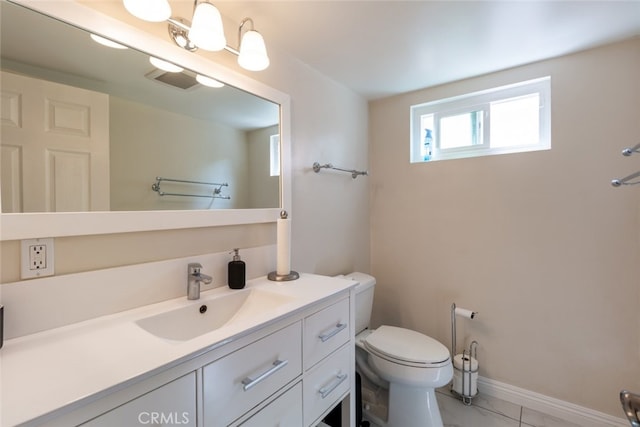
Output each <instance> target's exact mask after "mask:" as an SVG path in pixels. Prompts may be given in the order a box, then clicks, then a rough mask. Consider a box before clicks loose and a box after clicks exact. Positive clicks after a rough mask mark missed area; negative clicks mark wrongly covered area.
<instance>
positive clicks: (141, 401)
mask: <svg viewBox="0 0 640 427" xmlns="http://www.w3.org/2000/svg"><path fill="white" fill-rule="evenodd" d="M195 414H196V374H195V372H192V373H190V374H187V375H185V376H183V377H181V378H178V379H177V380H174V381H171V382H170V383H168V384H165V385H163V386H161V387H159V388H157V389H155V390H152V391H150V392H149V393H146V394H144V395H142V396H140V397H138V398H136V399H134V400H132V401H130V402H128V403H125V404H124V405H122V406H119V407H117V408H115V409H113V410H111V411H109V412H107V413H106V414H103V415H101V416H99V417H97V418H94V419H93V420H91V421H89V422H86V423H84V424H82V426H83V427H85V426H86V427H115V426H135V425H145V424H149V425H177V424H179V425H182V426H184V427H196V425H197V424H196V421H197V420H196V417H195Z"/></svg>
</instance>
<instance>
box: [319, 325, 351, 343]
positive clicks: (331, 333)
mask: <svg viewBox="0 0 640 427" xmlns="http://www.w3.org/2000/svg"><path fill="white" fill-rule="evenodd" d="M346 327H347V324H346V323H338V324H337V325H336V327H335V328H333V329H332V330H330V331H329V332H326V333H324V334H321V335H318V338H320V340H321V341H322V342H326V341H327V340H328V339H330V338H331V337H333V336H334V335H336V334H337V333H338V332H340V331H341V330H343V329H344V328H346Z"/></svg>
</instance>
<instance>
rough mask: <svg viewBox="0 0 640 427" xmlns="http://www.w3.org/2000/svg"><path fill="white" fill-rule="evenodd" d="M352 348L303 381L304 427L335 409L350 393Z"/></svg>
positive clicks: (345, 347)
mask: <svg viewBox="0 0 640 427" xmlns="http://www.w3.org/2000/svg"><path fill="white" fill-rule="evenodd" d="M349 350H350V346H349V345H345V346H343V347H342V348H341V349H340V350H339V351H337V352H336V353H334V354H333V355H331V356H330V357H328V358H327V359H326V360H324V361H322V363H320V364H318V365H317V366H315V367H314V368H313V369H312V370H311V371H310V372H309V373H308V374H307V375H306V376H305V378H304V380H303V389H304V393H303V396H304V397H303V399H304V425H305V426H308V425H309V424H310V423H311V422H313V421H316V419H317V418H318V417H320V416H321V415H322V414H323V413H324V412H325V411H326V410H328V409H331V408H332V407H334V406H335V405H336V404H337V403H338V401H339V400H340V399H341V398H342V397H343V395H344V394H345V393H347V392H349V389H350V387H351V382H352V381H354V378H353V377H352V376H351V374H350V370H349V367H350V366H351V360H350V357H349V356H350V354H351V352H350V351H349Z"/></svg>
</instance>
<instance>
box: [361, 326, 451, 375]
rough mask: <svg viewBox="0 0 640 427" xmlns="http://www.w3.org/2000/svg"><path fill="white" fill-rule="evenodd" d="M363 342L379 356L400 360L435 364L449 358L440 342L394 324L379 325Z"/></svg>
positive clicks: (447, 351) (447, 352)
mask: <svg viewBox="0 0 640 427" xmlns="http://www.w3.org/2000/svg"><path fill="white" fill-rule="evenodd" d="M365 344H366V345H367V346H368V347H369V348H370V349H371V350H372V351H374V352H377V353H379V354H380V355H381V356H383V357H384V356H387V357H390V358H392V359H396V360H398V361H402V362H410V363H417V364H425V365H431V364H437V363H442V362H445V361H446V360H448V359H449V350H447V348H446V347H445V346H444V345H442V343H440V342H438V341H436V340H434V339H433V338H431V337H428V336H426V335H424V334H421V333H420V332H416V331H412V330H410V329H404V328H398V327H395V326H380V327H379V328H377V329H376V330H375V331H373V332H372V333H371V335H369V336H368V337H366V339H365Z"/></svg>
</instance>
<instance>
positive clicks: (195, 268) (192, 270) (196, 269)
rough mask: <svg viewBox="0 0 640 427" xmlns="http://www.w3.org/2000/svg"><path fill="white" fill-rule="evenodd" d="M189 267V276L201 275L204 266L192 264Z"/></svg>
mask: <svg viewBox="0 0 640 427" xmlns="http://www.w3.org/2000/svg"><path fill="white" fill-rule="evenodd" d="M187 267H188V271H189V276H192V275H199V274H200V269H201V268H202V264H200V263H199V262H191V263H189V265H188V266H187Z"/></svg>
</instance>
